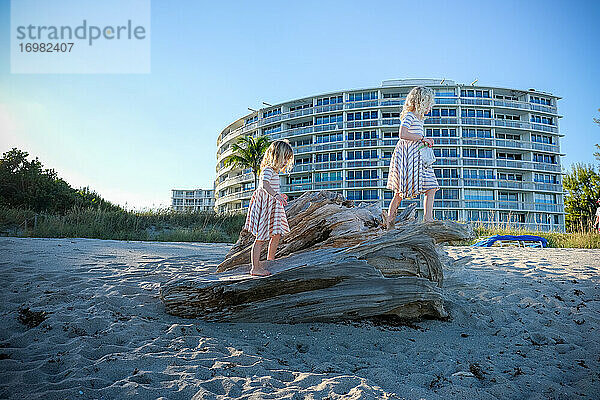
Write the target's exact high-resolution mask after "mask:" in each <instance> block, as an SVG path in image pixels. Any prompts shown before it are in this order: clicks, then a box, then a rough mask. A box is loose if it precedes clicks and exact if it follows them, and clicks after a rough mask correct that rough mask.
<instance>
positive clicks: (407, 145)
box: [387, 111, 440, 199]
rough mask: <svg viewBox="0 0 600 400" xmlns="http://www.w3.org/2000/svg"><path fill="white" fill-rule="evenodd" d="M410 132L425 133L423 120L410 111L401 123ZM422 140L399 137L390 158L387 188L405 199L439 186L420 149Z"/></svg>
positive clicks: (401, 126)
mask: <svg viewBox="0 0 600 400" xmlns="http://www.w3.org/2000/svg"><path fill="white" fill-rule="evenodd" d="M403 127H406V128H407V129H408V131H409V132H410V133H414V134H419V135H423V121H421V120H420V119H418V118H417V116H416V115H415V114H413V113H412V112H410V111H409V112H408V113H407V114H406V117H405V118H404V120H403V121H402V125H400V129H401V130H402V128H403ZM419 146H421V143H420V142H415V141H412V140H406V139H398V143H396V148H395V149H394V154H392V159H391V160H390V169H389V173H388V181H387V188H388V189H390V190H392V191H393V192H394V193H398V194H400V196H401V197H402V198H403V199H412V198H414V197H417V196H419V195H420V194H421V193H425V192H426V191H427V190H429V189H434V188H439V187H440V186H439V185H438V182H437V179H436V177H435V173H434V172H433V168H432V167H431V166H428V167H427V166H425V165H424V164H423V161H422V160H421V152H420V151H419Z"/></svg>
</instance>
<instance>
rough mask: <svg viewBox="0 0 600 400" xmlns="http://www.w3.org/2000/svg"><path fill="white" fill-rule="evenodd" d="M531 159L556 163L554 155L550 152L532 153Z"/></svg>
mask: <svg viewBox="0 0 600 400" xmlns="http://www.w3.org/2000/svg"><path fill="white" fill-rule="evenodd" d="M533 161H534V162H541V163H546V164H556V156H555V155H552V154H539V153H533Z"/></svg>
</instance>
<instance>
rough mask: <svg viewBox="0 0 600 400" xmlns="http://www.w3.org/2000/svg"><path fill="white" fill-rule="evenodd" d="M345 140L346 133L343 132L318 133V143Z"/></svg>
mask: <svg viewBox="0 0 600 400" xmlns="http://www.w3.org/2000/svg"><path fill="white" fill-rule="evenodd" d="M342 140H344V135H343V134H342V133H341V132H338V133H330V134H328V135H317V143H330V142H340V141H342Z"/></svg>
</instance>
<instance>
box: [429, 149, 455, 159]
mask: <svg viewBox="0 0 600 400" xmlns="http://www.w3.org/2000/svg"><path fill="white" fill-rule="evenodd" d="M433 154H435V156H436V157H443V158H450V157H452V158H455V157H458V150H457V149H456V148H446V147H443V148H439V147H436V148H434V149H433Z"/></svg>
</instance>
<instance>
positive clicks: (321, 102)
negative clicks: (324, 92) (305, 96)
mask: <svg viewBox="0 0 600 400" xmlns="http://www.w3.org/2000/svg"><path fill="white" fill-rule="evenodd" d="M343 101H344V97H343V96H342V95H339V96H331V97H321V98H319V99H317V105H318V106H327V105H329V104H338V103H342V102H343Z"/></svg>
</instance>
